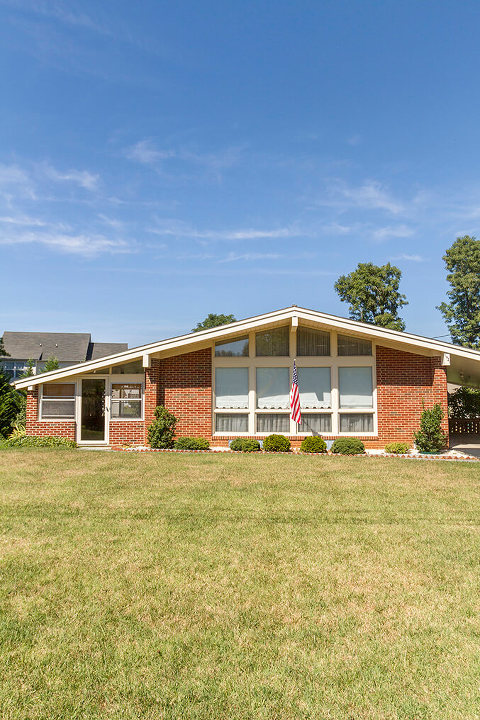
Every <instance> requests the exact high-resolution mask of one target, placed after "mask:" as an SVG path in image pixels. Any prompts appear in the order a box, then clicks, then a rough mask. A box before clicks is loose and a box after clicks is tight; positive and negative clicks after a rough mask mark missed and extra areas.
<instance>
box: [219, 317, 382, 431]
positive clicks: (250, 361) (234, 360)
mask: <svg viewBox="0 0 480 720" xmlns="http://www.w3.org/2000/svg"><path fill="white" fill-rule="evenodd" d="M262 331H263V328H258V329H257V330H251V331H250V332H249V355H248V357H247V356H243V357H217V356H215V344H214V343H213V345H212V435H213V437H218V438H227V437H228V438H230V437H233V436H235V437H236V436H239V437H241V436H245V437H247V436H248V437H258V438H262V437H266V436H267V435H269V434H270V433H258V432H256V426H257V415H258V414H260V413H262V414H263V413H272V414H282V413H285V414H288V415H289V414H290V410H289V409H287V410H281V409H280V408H277V409H260V408H257V407H256V402H257V397H256V370H257V368H258V367H287V368H288V369H289V383H290V384H291V381H292V370H293V360H294V359H295V358H296V364H297V368H302V367H328V368H330V381H331V407H330V408H311V409H302V415H303V416H305V415H308V414H313V415H318V414H325V415H331V418H332V429H331V431H330V432H322V433H320V434H321V435H322V437H325V438H327V439H329V438H335V437H362V438H363V437H365V438H373V437H377V436H378V410H377V383H376V376H377V372H376V343H375V340H374V339H372V340H371V343H372V354H371V355H338V344H337V335H338V334H341V335H345V332H340V333H337V331H336V330H335V329H334V328H328V332H329V333H330V355H316V356H307V355H303V356H296V332H295V328H292V327H290V345H289V348H290V353H289V355H288V356H257V355H256V354H255V353H256V342H255V335H256V332H262ZM243 337H245V333H244V334H243ZM247 366H248V408H242V409H229V410H228V411H227V410H225V409H216V408H215V370H216V369H217V368H218V367H247ZM339 367H371V369H372V407H371V408H359V409H353V408H340V407H339V405H340V390H339V379H338V368H339ZM222 412H223V413H225V412H228V413H229V414H230V413H232V414H233V413H240V414H246V413H247V414H248V431H247V432H238V433H232V432H216V430H215V428H216V424H215V415H216V414H217V413H222ZM342 413H347V414H354V413H360V414H371V415H372V417H373V431H372V432H362V433H348V432H340V415H341V414H342ZM286 434H288V436H289V437H293V438H295V437H306V436H310V435H314V433H312V432H310V433H307V432H300V431H297V427H296V423H294V422H293V421H292V420H290V432H288V433H286Z"/></svg>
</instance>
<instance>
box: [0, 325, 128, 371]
mask: <svg viewBox="0 0 480 720" xmlns="http://www.w3.org/2000/svg"><path fill="white" fill-rule="evenodd" d="M3 345H4V348H5V351H6V352H7V353H8V357H5V358H3V357H0V364H1V365H2V366H3V370H4V372H5V374H6V375H7V376H8V377H9V378H10V379H11V380H18V378H20V377H21V376H22V374H23V373H24V372H25V370H26V369H27V363H28V361H29V360H33V372H34V374H37V373H39V372H41V371H42V370H43V368H44V367H45V363H46V361H47V360H49V359H50V358H57V360H58V364H59V366H60V367H61V368H64V367H68V366H69V365H77V364H78V363H81V362H85V361H87V360H98V359H99V358H101V357H105V356H106V355H113V354H114V353H118V352H122V351H124V350H127V348H128V344H127V343H94V342H92V339H91V335H90V333H43V332H9V331H6V332H4V334H3Z"/></svg>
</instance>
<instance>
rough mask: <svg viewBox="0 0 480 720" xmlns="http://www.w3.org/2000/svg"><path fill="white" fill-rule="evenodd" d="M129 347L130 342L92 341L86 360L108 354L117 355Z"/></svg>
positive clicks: (96, 358)
mask: <svg viewBox="0 0 480 720" xmlns="http://www.w3.org/2000/svg"><path fill="white" fill-rule="evenodd" d="M127 349H128V343H98V342H95V343H92V342H91V343H90V344H89V346H88V352H87V357H86V358H85V359H86V360H98V359H99V358H104V357H106V356H107V355H115V354H116V353H119V352H123V351H124V350H127Z"/></svg>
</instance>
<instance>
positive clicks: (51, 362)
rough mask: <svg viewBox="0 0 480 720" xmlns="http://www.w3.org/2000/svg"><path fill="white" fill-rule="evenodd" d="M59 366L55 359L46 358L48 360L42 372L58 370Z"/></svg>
mask: <svg viewBox="0 0 480 720" xmlns="http://www.w3.org/2000/svg"><path fill="white" fill-rule="evenodd" d="M59 367H60V365H59V364H58V360H57V358H56V357H51V358H48V360H47V361H46V363H45V367H44V368H43V370H42V372H52V370H58V368H59Z"/></svg>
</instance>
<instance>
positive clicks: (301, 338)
mask: <svg viewBox="0 0 480 720" xmlns="http://www.w3.org/2000/svg"><path fill="white" fill-rule="evenodd" d="M297 355H298V357H303V356H308V355H309V356H310V357H314V356H317V357H318V356H320V357H321V356H325V355H330V333H328V332H324V331H323V330H314V329H313V328H307V327H303V326H300V327H299V328H298V330H297Z"/></svg>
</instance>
